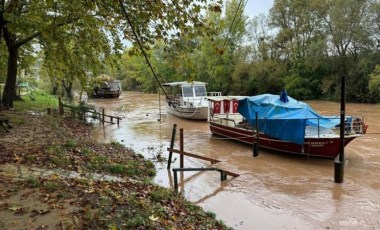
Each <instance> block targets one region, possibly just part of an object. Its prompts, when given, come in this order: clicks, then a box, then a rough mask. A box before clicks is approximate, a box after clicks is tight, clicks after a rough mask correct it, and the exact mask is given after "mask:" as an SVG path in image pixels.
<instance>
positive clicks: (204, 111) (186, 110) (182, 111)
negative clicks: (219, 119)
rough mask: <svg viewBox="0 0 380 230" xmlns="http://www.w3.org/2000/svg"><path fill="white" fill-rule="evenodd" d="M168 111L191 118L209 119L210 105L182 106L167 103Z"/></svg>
mask: <svg viewBox="0 0 380 230" xmlns="http://www.w3.org/2000/svg"><path fill="white" fill-rule="evenodd" d="M166 112H167V113H169V114H171V115H174V116H177V117H181V118H185V119H190V120H207V116H208V107H181V106H175V105H166Z"/></svg>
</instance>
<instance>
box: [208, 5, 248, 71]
mask: <svg viewBox="0 0 380 230" xmlns="http://www.w3.org/2000/svg"><path fill="white" fill-rule="evenodd" d="M242 1H243V0H240V1H239V5H238V7H237V9H236V12H235V15H234V18H233V19H232V23H231V25H230V28H229V29H228V34H227V36H226V39H225V40H224V43H223V48H222V50H224V49H225V46H226V44H227V40H228V39H229V36H230V34H231V31H232V27H233V26H234V23H235V20H236V17H237V13H238V11H239V9H240V6H241V4H242ZM247 2H248V0H246V1H245V3H244V6H243V9H244V8H245V6H246V4H247ZM236 26H237V24H235V27H234V29H233V30H235V28H236ZM220 56H221V55H219V56H218V60H217V61H216V63H215V65H214V68H213V69H212V72H211V76H210V78H212V76H213V75H214V72H215V69H216V65H217V64H218V63H219V61H220V58H221V57H220Z"/></svg>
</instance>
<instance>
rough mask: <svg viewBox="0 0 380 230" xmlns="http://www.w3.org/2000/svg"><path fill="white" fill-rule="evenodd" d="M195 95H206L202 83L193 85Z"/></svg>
mask: <svg viewBox="0 0 380 230" xmlns="http://www.w3.org/2000/svg"><path fill="white" fill-rule="evenodd" d="M194 91H195V96H196V97H203V96H206V87H204V86H203V85H201V86H194Z"/></svg>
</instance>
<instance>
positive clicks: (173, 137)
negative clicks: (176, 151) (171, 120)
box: [167, 124, 177, 169]
mask: <svg viewBox="0 0 380 230" xmlns="http://www.w3.org/2000/svg"><path fill="white" fill-rule="evenodd" d="M176 131H177V124H174V125H173V131H172V139H171V141H170V148H171V149H172V148H173V147H174V141H175V133H176ZM172 155H173V152H172V151H169V158H168V167H167V169H170V165H171V163H172Z"/></svg>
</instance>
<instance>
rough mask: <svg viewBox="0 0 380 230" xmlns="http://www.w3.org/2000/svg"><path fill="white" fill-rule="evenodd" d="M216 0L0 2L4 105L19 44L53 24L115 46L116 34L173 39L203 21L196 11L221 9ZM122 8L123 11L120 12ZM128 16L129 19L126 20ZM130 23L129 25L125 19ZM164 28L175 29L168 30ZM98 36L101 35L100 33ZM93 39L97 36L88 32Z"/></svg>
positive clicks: (49, 32)
mask: <svg viewBox="0 0 380 230" xmlns="http://www.w3.org/2000/svg"><path fill="white" fill-rule="evenodd" d="M219 4H220V2H219V1H217V2H213V1H211V2H209V1H207V0H200V1H196V2H193V1H187V0H179V1H173V2H163V1H133V2H128V3H127V2H124V1H122V0H119V1H92V0H84V1H67V0H62V1H18V0H9V1H5V0H1V1H0V31H1V33H0V34H1V35H2V36H3V38H4V40H5V43H6V47H7V52H8V66H7V79H6V84H5V90H4V94H3V98H2V102H3V104H7V105H9V106H10V107H13V99H14V97H15V84H16V79H17V70H18V60H19V52H20V49H24V48H25V47H26V46H28V45H29V46H30V47H36V46H33V43H37V42H38V40H39V39H42V38H43V39H44V40H48V39H54V31H56V30H55V29H56V28H57V27H63V26H65V25H67V26H70V25H73V24H75V25H76V26H77V28H78V29H83V30H84V31H86V30H87V29H89V28H90V30H95V29H96V30H98V31H99V33H103V34H104V36H105V37H107V38H109V39H110V40H111V41H109V42H111V44H113V45H114V47H115V48H116V49H117V48H118V47H117V44H118V42H117V41H118V40H120V37H122V38H124V39H128V40H131V41H134V42H133V44H137V40H134V39H133V38H134V33H132V30H131V28H133V29H134V30H135V31H134V32H135V34H137V35H138V36H139V40H140V41H141V43H142V44H144V43H147V42H152V41H153V39H155V38H162V39H163V40H164V41H165V42H169V41H171V40H174V39H175V37H178V36H180V35H181V33H182V32H183V31H186V33H188V34H189V33H192V32H193V30H188V28H189V27H193V25H196V26H197V27H199V26H200V25H201V24H202V15H201V12H202V10H203V9H205V10H214V11H220V6H219ZM122 12H123V13H122ZM125 13H127V15H129V18H130V20H129V22H128V21H126V20H125V18H126V15H125ZM129 23H130V24H129ZM169 31H176V32H177V31H178V32H177V33H170V32H169ZM194 33H195V32H194ZM104 36H102V37H104ZM92 39H94V40H95V39H97V37H93V38H92Z"/></svg>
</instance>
